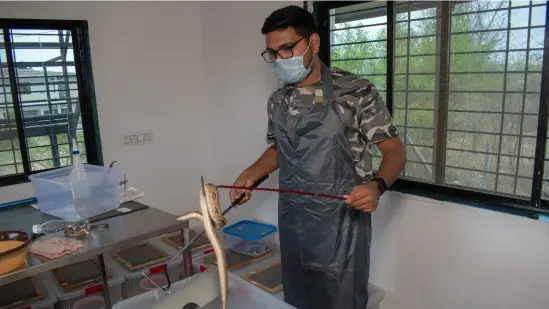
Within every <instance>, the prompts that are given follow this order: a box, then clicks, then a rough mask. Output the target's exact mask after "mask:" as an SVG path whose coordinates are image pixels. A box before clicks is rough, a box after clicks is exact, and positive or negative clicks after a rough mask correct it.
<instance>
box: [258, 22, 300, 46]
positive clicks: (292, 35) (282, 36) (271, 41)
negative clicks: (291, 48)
mask: <svg viewBox="0 0 549 309" xmlns="http://www.w3.org/2000/svg"><path fill="white" fill-rule="evenodd" d="M265 39H266V43H267V48H271V49H277V48H279V47H281V46H284V45H288V44H293V43H295V41H297V40H299V39H300V36H299V35H298V34H297V33H296V32H295V30H294V28H292V27H288V28H286V29H283V30H277V31H273V32H269V33H267V35H266V38H265Z"/></svg>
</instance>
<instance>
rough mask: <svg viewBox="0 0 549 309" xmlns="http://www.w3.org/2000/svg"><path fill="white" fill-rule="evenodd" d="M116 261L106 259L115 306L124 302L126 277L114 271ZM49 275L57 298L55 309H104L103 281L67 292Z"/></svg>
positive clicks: (110, 291) (112, 300)
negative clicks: (123, 293)
mask: <svg viewBox="0 0 549 309" xmlns="http://www.w3.org/2000/svg"><path fill="white" fill-rule="evenodd" d="M113 264H114V261H112V260H111V259H109V258H105V266H106V267H107V273H108V274H109V275H110V278H109V280H108V285H109V293H110V297H111V304H113V305H114V304H115V303H117V302H119V301H121V300H122V282H124V277H123V276H122V274H121V273H120V272H119V271H117V270H116V269H113V267H112V265H113ZM48 273H49V275H50V276H49V282H50V285H51V286H53V288H54V290H55V293H56V296H57V304H56V305H55V309H104V308H106V304H105V292H104V291H103V286H102V283H103V282H102V281H101V280H100V281H95V282H93V283H90V284H87V285H85V286H82V287H79V288H76V289H72V290H66V289H64V288H63V287H62V286H61V284H60V283H59V281H58V280H57V278H55V276H54V275H53V274H52V273H51V272H48Z"/></svg>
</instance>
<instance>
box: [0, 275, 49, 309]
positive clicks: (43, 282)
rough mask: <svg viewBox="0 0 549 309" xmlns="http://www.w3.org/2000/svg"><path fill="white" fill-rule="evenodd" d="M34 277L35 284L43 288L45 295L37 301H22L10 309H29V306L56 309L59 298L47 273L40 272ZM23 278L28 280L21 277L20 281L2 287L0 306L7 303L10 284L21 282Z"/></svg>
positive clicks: (38, 308)
mask: <svg viewBox="0 0 549 309" xmlns="http://www.w3.org/2000/svg"><path fill="white" fill-rule="evenodd" d="M32 279H33V280H34V282H35V284H36V285H38V288H39V289H41V290H42V291H43V292H44V294H43V295H44V297H43V298H41V299H37V300H35V301H29V302H21V303H19V304H18V305H15V306H13V307H10V309H27V308H32V309H54V305H55V303H56V302H57V298H56V296H55V291H54V289H53V288H52V287H51V286H50V285H49V284H47V283H48V282H49V281H48V275H47V273H41V274H38V275H36V276H34V277H32ZM22 280H27V278H25V279H21V280H19V281H16V282H12V283H10V284H6V285H4V286H2V287H0V300H1V301H0V306H2V305H5V303H4V301H5V298H4V297H6V296H7V295H6V294H8V293H9V287H8V286H9V285H11V284H17V283H20V282H21V281H22ZM18 292H21V291H20V290H18Z"/></svg>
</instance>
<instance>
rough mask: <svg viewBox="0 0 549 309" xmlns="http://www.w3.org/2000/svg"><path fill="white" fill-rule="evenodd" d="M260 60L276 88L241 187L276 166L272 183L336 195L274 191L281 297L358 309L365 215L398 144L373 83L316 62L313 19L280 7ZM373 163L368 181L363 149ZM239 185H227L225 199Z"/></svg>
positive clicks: (399, 153) (366, 239) (401, 156)
mask: <svg viewBox="0 0 549 309" xmlns="http://www.w3.org/2000/svg"><path fill="white" fill-rule="evenodd" d="M261 31H262V33H263V34H264V35H265V36H266V43H267V48H266V50H265V51H264V52H263V57H264V58H265V60H266V61H267V62H269V63H271V65H272V68H273V70H274V72H275V73H276V75H277V76H278V78H279V79H280V80H281V81H283V82H284V84H285V85H284V86H283V87H282V88H280V89H278V90H276V91H275V92H274V93H273V94H272V95H271V96H270V98H269V101H268V116H269V117H268V118H269V124H268V133H267V140H268V143H269V147H268V148H267V150H266V151H265V152H264V153H263V155H262V156H261V157H260V158H259V159H258V160H257V161H256V162H255V163H254V164H253V165H251V166H250V167H249V168H247V169H246V170H244V171H243V172H242V174H241V175H240V176H239V177H238V178H237V179H236V181H235V185H237V186H247V187H249V186H251V185H252V184H253V183H254V182H255V181H256V180H258V179H259V178H261V177H263V176H264V175H267V174H269V173H271V172H273V171H275V170H276V169H278V168H279V169H280V170H279V187H280V188H281V189H293V190H300V191H312V192H321V193H326V194H331V195H337V196H343V197H344V200H339V199H329V198H325V197H318V196H309V195H297V194H283V193H281V194H280V195H279V235H280V250H281V259H282V276H283V287H284V297H285V300H286V302H288V303H289V304H291V305H293V306H294V307H296V308H298V309H336V308H337V309H340V308H345V309H364V308H366V304H367V302H368V292H367V283H368V276H369V259H370V257H369V251H370V239H371V236H370V234H371V226H370V216H371V212H372V211H374V210H375V209H376V208H377V204H378V198H379V196H380V195H381V194H382V193H383V192H384V191H385V190H386V188H387V186H390V185H391V184H392V183H393V182H394V181H395V180H396V179H397V178H398V176H399V175H400V172H401V170H402V168H403V166H404V162H405V152H404V147H403V145H402V143H401V141H400V139H399V138H398V133H397V130H396V128H395V127H394V126H393V125H392V124H391V117H390V114H389V112H388V110H387V108H386V106H385V104H384V103H383V101H382V99H381V97H380V95H379V93H378V91H377V89H376V88H375V87H374V85H372V84H371V83H370V82H369V81H368V80H367V79H363V78H360V77H358V76H356V75H353V74H350V73H348V72H344V71H341V70H339V69H335V68H328V67H327V66H325V65H324V64H323V63H322V62H321V61H320V59H319V58H318V51H319V47H320V44H321V42H320V38H319V35H318V33H317V31H316V27H315V21H314V18H313V16H312V15H311V14H310V13H309V12H308V11H307V10H305V9H303V8H300V7H297V6H288V7H285V8H281V9H279V10H277V11H275V12H273V13H272V14H271V15H270V16H269V17H267V19H266V20H265V23H264V24H263V28H262V29H261ZM373 144H376V145H377V147H379V149H380V150H381V152H382V153H383V161H382V163H381V167H380V169H379V172H378V173H377V174H376V177H375V178H374V176H373V173H372V150H371V147H372V145H373ZM241 194H245V198H244V199H243V201H242V203H244V202H246V201H248V200H249V198H250V197H251V193H250V191H249V190H245V191H242V190H232V191H231V192H230V197H231V200H233V201H234V200H235V199H236V198H238V197H239V196H240V195H241Z"/></svg>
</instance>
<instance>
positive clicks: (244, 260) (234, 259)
mask: <svg viewBox="0 0 549 309" xmlns="http://www.w3.org/2000/svg"><path fill="white" fill-rule="evenodd" d="M272 254H273V253H272V252H270V251H267V252H265V253H263V254H262V255H259V256H256V257H252V256H249V255H245V254H242V253H238V252H234V251H231V250H227V249H225V257H226V258H227V270H228V271H235V270H237V269H240V268H242V267H244V266H247V265H250V264H252V263H255V262H256V261H258V260H261V259H263V258H266V257H268V256H271V255H272ZM204 261H206V262H208V263H210V264H214V265H215V264H217V261H216V258H215V255H213V254H212V255H209V256H207V257H205V258H204Z"/></svg>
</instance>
